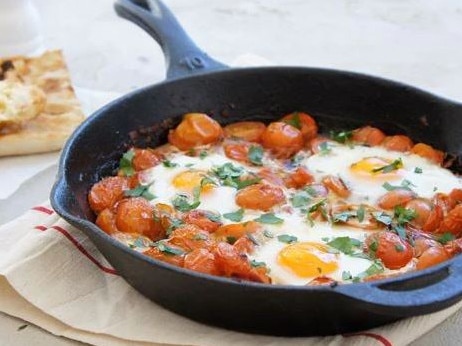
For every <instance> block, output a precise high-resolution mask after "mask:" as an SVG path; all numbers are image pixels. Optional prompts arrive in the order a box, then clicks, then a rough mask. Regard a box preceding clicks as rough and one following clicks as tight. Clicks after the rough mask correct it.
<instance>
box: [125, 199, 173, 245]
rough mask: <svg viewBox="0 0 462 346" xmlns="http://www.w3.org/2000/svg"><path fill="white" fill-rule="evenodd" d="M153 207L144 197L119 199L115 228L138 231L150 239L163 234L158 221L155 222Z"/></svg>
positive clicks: (158, 237)
mask: <svg viewBox="0 0 462 346" xmlns="http://www.w3.org/2000/svg"><path fill="white" fill-rule="evenodd" d="M153 214H154V207H153V206H152V205H151V204H150V203H149V202H148V201H147V200H146V199H144V198H141V197H135V198H128V199H124V200H122V201H120V202H119V203H118V204H117V208H116V225H117V229H118V230H119V231H121V232H124V233H138V234H142V235H144V236H146V237H148V238H149V239H151V240H158V239H161V238H163V237H164V236H165V232H164V230H163V228H162V226H161V225H160V223H159V222H155V220H154V217H153Z"/></svg>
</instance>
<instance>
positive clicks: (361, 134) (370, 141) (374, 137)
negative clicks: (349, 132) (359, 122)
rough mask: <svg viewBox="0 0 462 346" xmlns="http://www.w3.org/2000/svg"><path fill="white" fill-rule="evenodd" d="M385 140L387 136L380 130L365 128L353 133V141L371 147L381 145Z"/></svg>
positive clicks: (370, 127)
mask: <svg viewBox="0 0 462 346" xmlns="http://www.w3.org/2000/svg"><path fill="white" fill-rule="evenodd" d="M384 139H385V134H384V133H383V132H382V131H381V130H379V129H378V128H375V127H372V126H364V127H361V128H359V129H356V130H354V131H353V136H352V137H351V140H352V141H353V142H356V143H361V144H366V145H369V146H371V147H374V146H376V145H379V144H380V143H382V141H383V140H384Z"/></svg>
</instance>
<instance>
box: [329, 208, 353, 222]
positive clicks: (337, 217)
mask: <svg viewBox="0 0 462 346" xmlns="http://www.w3.org/2000/svg"><path fill="white" fill-rule="evenodd" d="M356 216H357V213H356V212H355V211H344V212H342V213H338V214H334V215H332V221H333V222H334V223H335V222H347V221H348V219H349V218H350V217H356Z"/></svg>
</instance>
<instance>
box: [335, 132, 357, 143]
mask: <svg viewBox="0 0 462 346" xmlns="http://www.w3.org/2000/svg"><path fill="white" fill-rule="evenodd" d="M330 137H331V138H332V139H333V140H334V141H336V142H339V143H343V144H344V143H346V142H348V141H349V140H350V139H351V137H353V131H339V132H335V131H331V132H330Z"/></svg>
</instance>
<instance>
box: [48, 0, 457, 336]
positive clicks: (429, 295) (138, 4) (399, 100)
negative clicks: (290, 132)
mask: <svg viewBox="0 0 462 346" xmlns="http://www.w3.org/2000/svg"><path fill="white" fill-rule="evenodd" d="M149 4H150V7H151V11H149V10H148V8H149V7H148V5H147V4H146V3H145V2H144V1H139V0H138V1H135V0H118V1H117V3H116V5H115V9H116V11H117V13H118V14H119V16H121V17H124V18H126V19H129V20H131V21H133V22H135V23H136V24H138V25H139V26H141V27H142V28H143V29H144V30H146V31H147V32H148V33H149V34H150V35H151V36H152V37H154V39H155V40H156V41H157V42H158V43H159V44H160V45H161V47H162V49H163V51H164V53H165V56H166V61H167V67H168V69H167V80H166V81H165V82H162V83H159V84H157V85H153V86H149V87H146V88H142V89H140V90H136V91H134V92H132V93H130V94H128V95H125V96H123V97H121V98H119V99H118V100H116V101H114V102H112V103H110V104H109V105H107V106H105V107H103V108H102V109H100V110H98V111H97V112H95V114H93V115H92V116H91V117H90V118H89V119H87V120H86V121H85V122H84V123H83V124H82V125H81V126H80V127H79V128H78V129H77V130H76V131H75V133H74V134H73V135H72V136H71V138H70V139H69V141H68V142H67V144H66V146H65V148H64V150H63V152H62V157H61V162H60V167H59V174H58V178H57V181H56V183H55V185H54V187H53V190H52V193H51V201H52V205H53V208H54V209H55V210H56V211H57V212H58V214H60V215H61V216H62V217H63V218H64V219H66V220H67V221H68V222H69V223H71V224H72V225H74V226H75V227H77V228H79V229H80V230H82V231H83V232H84V233H85V234H86V235H87V236H88V237H89V238H90V239H91V240H92V241H93V242H94V243H95V244H96V246H97V247H98V249H99V250H100V251H101V252H102V253H103V254H104V256H105V257H106V258H107V259H108V261H109V262H110V263H111V264H112V265H113V266H114V268H115V269H116V270H117V272H118V273H119V274H120V275H121V276H122V277H124V278H125V279H126V280H127V281H128V282H129V283H130V284H131V285H132V286H133V287H134V288H136V289H137V290H138V291H139V292H141V293H142V294H143V295H145V296H146V297H148V298H150V299H152V300H153V301H155V302H157V303H158V304H160V305H162V306H164V307H166V308H167V309H170V310H172V311H174V312H177V313H179V314H181V315H184V316H187V317H190V318H192V319H194V320H197V321H201V322H204V323H207V324H211V325H215V326H220V327H224V328H229V329H235V330H240V331H245V332H251V333H262V334H270V335H292V336H295V335H298V336H301V335H328V334H337V333H345V332H352V331H358V330H363V329H367V328H371V327H376V326H379V325H383V324H385V323H389V322H392V321H396V320H399V319H401V318H404V317H409V316H415V315H420V314H426V313H430V312H433V311H437V310H440V309H443V308H446V307H448V306H450V305H451V304H454V303H455V302H457V301H458V300H459V299H461V297H462V257H456V258H454V259H452V260H450V261H447V262H445V263H443V264H440V265H438V266H435V267H432V268H429V269H427V270H424V271H419V272H415V273H410V274H406V275H403V276H400V277H397V278H394V279H387V280H382V281H377V282H371V283H357V284H348V285H338V286H334V287H294V286H284V285H274V286H271V285H264V284H257V283H251V282H237V281H235V280H232V279H228V278H220V277H212V276H208V275H203V274H200V273H195V272H190V271H187V270H184V269H182V268H177V267H174V266H171V265H169V264H166V263H163V262H159V261H156V260H154V259H151V258H148V257H146V256H144V255H141V254H139V253H137V252H135V251H133V250H131V249H130V248H128V247H127V246H124V245H122V244H121V243H119V242H117V241H116V240H114V239H112V238H111V237H110V236H108V235H106V234H105V233H104V232H102V231H101V230H100V229H99V228H98V227H96V226H95V225H94V224H93V221H94V220H95V216H94V214H93V213H92V212H91V210H90V208H89V206H88V202H87V193H88V191H89V189H90V187H91V186H92V184H94V183H95V182H97V181H98V180H100V179H101V178H102V177H105V176H108V175H111V174H113V173H114V170H115V168H116V166H117V164H118V161H119V159H120V157H121V155H122V153H123V152H124V151H125V150H126V149H127V148H128V147H129V146H131V145H137V146H151V147H155V146H157V145H160V144H162V143H165V142H166V134H167V131H168V128H170V127H172V126H175V125H176V124H177V123H178V121H179V119H180V116H181V115H182V114H184V113H187V112H205V113H208V114H210V115H212V116H213V117H214V118H215V119H217V120H218V121H219V122H220V123H221V124H227V123H230V122H235V121H238V120H243V119H259V120H264V121H270V120H274V119H277V118H279V117H280V116H281V115H282V114H285V113H289V112H292V111H294V110H298V111H306V112H308V113H310V114H312V115H313V116H314V117H315V118H316V120H317V121H318V123H319V125H320V127H321V130H325V131H328V130H329V129H352V128H356V127H359V126H362V125H365V124H369V125H373V126H377V127H379V128H381V129H383V130H384V131H385V132H387V133H389V134H393V133H404V134H406V135H408V136H410V137H411V138H413V139H414V140H415V141H422V142H425V143H429V144H431V145H433V146H436V147H437V148H440V149H442V150H445V151H447V152H450V153H454V154H459V153H460V152H461V146H462V134H461V131H462V105H461V104H456V103H454V102H451V101H448V100H444V99H441V98H439V97H436V96H434V95H431V94H429V93H426V92H424V91H421V90H418V89H416V88H413V87H410V86H407V85H403V84H400V83H396V82H392V81H389V80H385V79H381V78H377V77H371V76H366V75H362V74H357V73H350V72H343V71H335V70H329V69H318V68H300V67H295V68H292V67H270V68H239V69H235V68H233V69H230V68H228V67H227V66H225V65H223V64H221V63H219V62H217V61H215V60H213V59H211V58H210V57H208V56H207V55H206V54H205V53H203V52H202V51H201V50H200V49H199V48H198V47H197V46H196V45H195V44H194V43H193V42H192V41H191V40H190V39H189V38H188V36H187V35H186V33H185V32H184V31H183V29H182V28H181V27H180V26H179V24H178V22H177V21H176V20H175V18H174V17H173V15H172V14H171V13H170V11H169V10H168V9H167V8H166V7H165V5H163V4H162V3H161V2H160V1H150V2H149Z"/></svg>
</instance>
